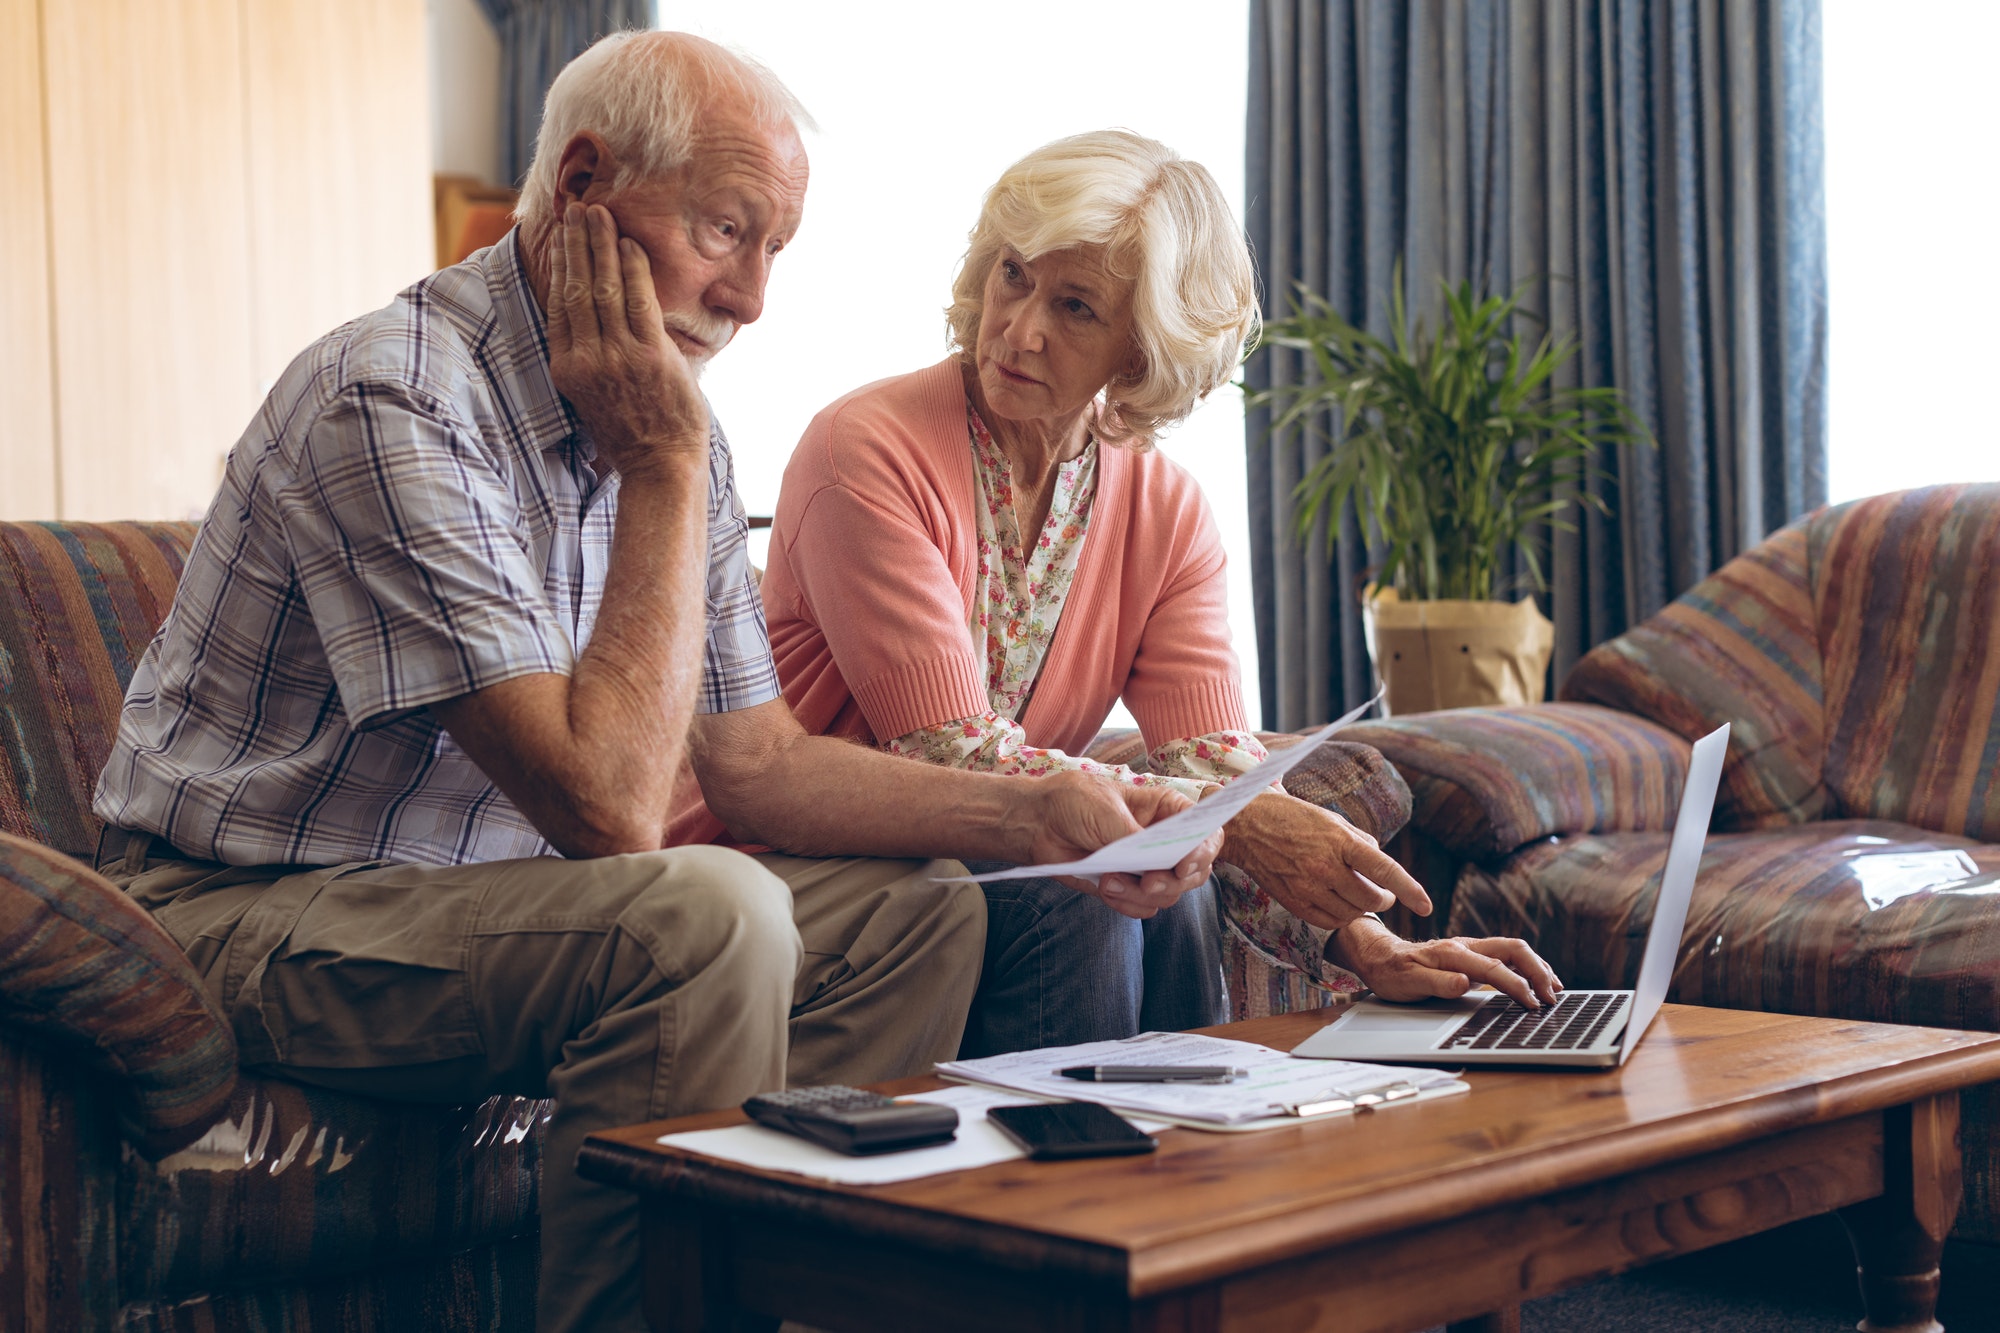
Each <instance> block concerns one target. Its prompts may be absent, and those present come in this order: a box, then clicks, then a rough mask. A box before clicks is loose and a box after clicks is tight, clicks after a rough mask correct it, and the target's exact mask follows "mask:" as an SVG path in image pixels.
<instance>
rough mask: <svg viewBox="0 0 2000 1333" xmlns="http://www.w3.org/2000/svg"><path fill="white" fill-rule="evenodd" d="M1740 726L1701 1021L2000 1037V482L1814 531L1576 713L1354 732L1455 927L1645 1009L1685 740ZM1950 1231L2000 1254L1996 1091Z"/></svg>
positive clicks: (1680, 986)
mask: <svg viewBox="0 0 2000 1333" xmlns="http://www.w3.org/2000/svg"><path fill="white" fill-rule="evenodd" d="M1721 722H1728V723H1730V724H1731V732H1730V748H1729V759H1728V763H1727V767H1726V769H1725V771H1724V775H1723V782H1722V791H1721V794H1720V796H1719V797H1718V800H1717V805H1716V813H1715V819H1714V824H1713V831H1712V833H1711V835H1710V837H1709V840H1708V846H1707V849H1706V852H1705V854H1704V856H1703V858H1702V867H1701V874H1700V879H1699V880H1698V882H1697V884H1696V887H1695V896H1694V904H1693V907H1692V910H1691V912H1690V914H1689V918H1688V927H1687V933H1686V935H1685V937H1684V940H1683V944H1682V952H1681V958H1680V965H1679V968H1678V970H1677V971H1676V973H1675V984H1674V998H1676V999H1678V1000H1680V1001H1683V1002H1685V1003H1691V1004H1709V1005H1719V1006H1723V1007H1727V1008H1740V1009H1763V1010H1770V1011H1775V1012H1781V1013H1796V1014H1814V1015H1821V1016H1825V1017H1833V1018H1854V1019H1869V1020H1877V1021H1882V1022H1893V1023H1916V1024H1926V1025H1931V1026H1938V1027H1953V1028H1976V1029H1980V1030H1985V1031H1994V1030H2000V485H1987V486H1939V487H1932V488H1929V489H1925V490H1917V491H1907V492H1903V493H1900V494H1895V495H1884V496H1877V497H1874V498H1872V499H1867V500H1861V501H1856V502H1854V503H1852V504H1847V505H1842V506H1840V507H1837V508H1832V509H1826V510H1822V511H1820V512H1819V513H1816V514H1813V515H1811V516H1810V517H1808V518H1806V519H1804V520H1802V521H1801V522H1799V523H1797V524H1795V525H1793V526H1792V527H1789V528H1786V529H1785V530H1784V531H1782V532H1780V533H1778V534H1777V535H1775V536H1773V537H1772V538H1770V539H1769V540H1768V541H1766V542H1764V543H1763V544H1762V545H1760V546H1758V547H1757V548H1756V549H1754V550H1752V551H1749V552H1747V553H1746V554H1744V555H1743V556H1741V557H1739V558H1737V559H1736V560H1733V561H1731V562H1730V563H1729V564H1728V565H1726V566H1724V567H1723V568H1722V569H1721V570H1719V571H1717V573H1716V574H1715V575H1713V576H1712V577H1710V578H1709V579H1707V580H1705V581H1704V582H1702V583H1701V584H1699V585H1698V586H1696V587H1695V588H1694V589H1692V590H1691V591H1689V592H1688V593H1687V594H1686V595H1685V596H1683V597H1681V598H1680V599H1679V600H1678V601H1676V602H1675V603H1674V604H1673V605H1671V606H1669V607H1668V608H1666V609H1665V610H1664V611H1662V612H1660V613H1659V614H1658V615H1656V616H1654V617H1653V618H1652V619H1650V620H1648V621H1646V622H1645V623H1644V624H1641V625H1639V626H1637V627H1636V628H1634V629H1633V630H1631V631H1630V632H1629V633H1627V634H1625V635H1623V636H1621V637H1619V638H1617V639H1613V640H1612V641H1611V642H1609V643H1606V644H1604V645H1602V646H1601V647H1599V648H1597V649H1596V650H1595V651H1593V652H1592V653H1590V654H1589V655H1588V656H1587V657H1585V658H1584V659H1583V660H1582V661H1581V662H1579V663H1578V664H1577V666H1576V669H1575V670H1574V671H1572V672H1571V673H1570V675H1569V678H1568V679H1567V680H1566V681H1565V682H1564V683H1563V687H1562V690H1561V702H1557V703H1551V704H1545V705H1540V706H1536V707H1530V708H1495V709H1466V710H1461V711H1457V712H1450V713H1430V714H1418V715H1414V716H1410V717H1404V718H1395V719H1391V720H1389V721H1386V722H1381V723H1373V724H1370V725H1367V726H1365V727H1357V728H1355V729H1354V730H1353V731H1352V732H1351V733H1349V735H1350V737H1351V738H1352V739H1354V740H1357V741H1364V742H1366V743H1368V744H1371V745H1374V746H1376V747H1377V748H1378V749H1380V750H1381V751H1382V753H1383V754H1384V755H1386V756H1387V757H1388V758H1389V759H1390V761H1391V762H1392V763H1394V764H1395V765H1396V767H1397V768H1398V769H1400V770H1401V771H1402V773H1403V775H1404V777H1405V778H1406V779H1408V781H1409V784H1410V788H1411V792H1412V797H1413V801H1414V810H1413V813H1412V817H1411V834H1410V835H1409V839H1408V840H1407V845H1409V846H1417V845H1421V847H1422V848H1423V849H1424V850H1425V851H1426V854H1427V855H1429V856H1431V857H1432V858H1433V859H1446V860H1449V861H1451V862H1452V863H1453V864H1455V865H1456V867H1457V868H1458V869H1457V874H1456V884H1455V888H1454V890H1453V894H1452V900H1451V905H1450V909H1449V920H1450V926H1451V929H1452V930H1454V931H1456V932H1461V933H1467V934H1507V935H1520V936H1523V937H1525V938H1526V939H1528V940H1529V941H1531V942H1532V943H1533V944H1534V945H1535V946H1536V948H1538V949H1539V950H1541V952H1542V953H1543V954H1544V955H1546V956H1547V957H1548V959H1549V961H1550V962H1551V963H1552V964H1553V965H1554V966H1555V968H1556V971H1557V972H1558V974H1560V975H1561V976H1562V977H1563V979H1564V980H1565V981H1567V982H1569V983H1570V984H1572V985H1579V986H1599V985H1608V986H1630V985H1631V984H1632V983H1633V981H1634V978H1635V974H1636V972H1637V969H1638V964H1639V946H1640V944H1641V942H1642V941H1643V939H1644V936H1645V927H1646V924H1647V922H1648V921H1649V920H1650V919H1651V915H1652V904H1653V895H1654V893H1655V891H1656V890H1657V887H1658V882H1659V872H1660V868H1661V866H1662V864H1663V862H1664V860H1665V857H1666V847H1667V842H1668V831H1669V829H1670V828H1671V824H1672V819H1673V814H1674V811H1675V810H1676V809H1677V808H1678V805H1679V801H1680V791H1681V784H1682V781H1683V779H1684V777H1685V773H1686V762H1687V751H1688V742H1689V741H1690V740H1692V739H1693V738H1694V737H1696V736H1699V735H1701V734H1703V733H1704V732H1707V731H1708V730H1710V729H1711V728H1713V727H1714V726H1716V725H1717V724H1718V723H1721ZM1963 1111H1964V1119H1963V1126H1964V1129H1963V1136H1964V1146H1965V1178H1966V1180H1965V1184H1966V1190H1965V1205H1964V1208H1963V1210H1962V1211H1961V1213H1960V1215H1959V1222H1958V1234H1959V1235H1960V1236H1961V1237H1962V1238H1965V1239H1970V1240H1979V1241H1984V1242H1987V1243H1991V1244H2000V1087H1991V1086H1989V1087H1987V1088H1983V1089H1979V1090H1977V1091H1975V1092H1972V1093H1970V1094H1968V1095H1967V1096H1966V1098H1965V1100H1964V1103H1963Z"/></svg>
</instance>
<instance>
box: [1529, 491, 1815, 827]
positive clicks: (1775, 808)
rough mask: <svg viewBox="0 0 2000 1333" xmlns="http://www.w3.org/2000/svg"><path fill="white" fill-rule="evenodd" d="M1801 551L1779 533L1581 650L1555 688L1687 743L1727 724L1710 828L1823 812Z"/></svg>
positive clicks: (1801, 540)
mask: <svg viewBox="0 0 2000 1333" xmlns="http://www.w3.org/2000/svg"><path fill="white" fill-rule="evenodd" d="M1807 547H1808V541H1807V531H1806V527H1805V525H1803V524H1800V525H1796V526H1793V527H1790V528H1786V529H1785V530H1784V531H1782V532H1780V533H1778V534H1777V535H1776V536H1774V537H1772V538H1771V539H1770V540H1768V541H1766V542H1764V543H1763V544H1762V545H1760V546H1757V547H1756V548H1754V549H1753V550H1750V551H1748V552H1746V553H1745V554H1743V555H1740V556H1738V557H1737V558H1736V559H1734V560H1732V561H1730V562H1729V563H1728V564H1726V565H1724V566H1723V567H1722V568H1721V569H1719V570H1717V571H1716V572H1715V573H1714V574H1712V575H1710V576H1709V577H1708V578H1706V579H1703V580H1702V581H1701V582H1700V583H1698V584H1696V585H1695V586H1694V587H1693V588H1692V589H1690V590H1689V591H1688V592H1686V593H1685V594H1683V595H1682V596H1681V597H1679V598H1678V599H1676V600H1675V601H1674V602H1673V604H1672V605H1670V606H1668V607H1667V608H1666V609H1665V610H1663V611H1661V612H1660V613H1659V614H1658V615H1656V616H1653V617H1652V618H1651V619H1649V620H1647V621H1645V622H1644V623H1643V624H1640V625H1637V626H1635V627H1634V628H1633V629H1631V630H1629V631H1627V632H1626V633H1624V634H1622V635H1620V636H1619V637H1618V638H1615V639H1613V640H1611V641H1610V642H1609V643H1605V644H1600V645H1599V646H1598V647H1596V648H1594V649H1592V650H1591V651H1590V652H1589V653H1588V654H1587V655H1585V657H1584V658H1583V660H1582V661H1580V662H1578V663H1577V664H1576V667H1575V669H1574V670H1572V671H1571V672H1570V674H1569V676H1568V678H1567V679H1565V680H1564V681H1563V685H1562V691H1561V697H1562V698H1563V699H1565V700H1568V701H1571V702H1575V703H1593V704H1601V705H1603V706H1604V707H1607V708H1614V709H1618V710H1619V711H1621V712H1626V713H1632V714H1635V715H1637V716H1639V717H1642V718H1645V719H1647V720H1648V721H1651V722H1656V723H1658V724H1659V725H1660V726H1662V727H1665V728H1666V729H1667V730H1668V731H1671V732H1674V733H1675V734H1676V735H1679V736H1681V737H1683V738H1684V739H1687V740H1693V739H1695V738H1696V737H1699V736H1704V735H1706V734H1707V733H1709V732H1710V731H1713V730H1714V729H1715V728H1716V727H1717V726H1719V725H1721V724H1722V723H1724V722H1727V723H1729V758H1728V761H1727V764H1726V765H1725V767H1724V769H1723V774H1722V788H1721V790H1720V791H1719V792H1717V793H1716V798H1715V827H1716V828H1718V829H1754V828H1770V827H1777V826H1782V825H1785V824H1796V823H1800V822H1803V821H1805V820H1811V819H1818V818H1821V817H1822V816H1823V815H1825V814H1827V813H1828V798H1827V791H1826V786H1825V781H1824V779H1825V773H1824V769H1823V764H1822V758H1823V756H1824V753H1825V749H1826V738H1825V733H1824V731H1823V726H1824V723H1825V712H1826V710H1825V705H1824V696H1823V693H1822V683H1821V678H1820V650H1819V637H1818V624H1817V620H1816V616H1815V608H1814V606H1813V601H1812V594H1811V590H1810V587H1809V580H1808V570H1807V563H1808V560H1807Z"/></svg>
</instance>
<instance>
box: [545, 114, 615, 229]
mask: <svg viewBox="0 0 2000 1333" xmlns="http://www.w3.org/2000/svg"><path fill="white" fill-rule="evenodd" d="M617 174H618V172H617V164H616V162H615V161H614V160H613V158H612V156H611V149H610V148H608V147H607V146H606V145H605V142H604V140H602V139H600V138H599V137H598V136H597V135H596V134H594V133H592V132H591V131H590V130H579V131H578V132H577V133H576V134H575V135H573V136H571V138H570V141H569V142H568V143H566V144H564V145H563V150H562V156H561V157H560V158H558V159H557V160H556V216H557V217H561V216H562V213H563V210H564V209H566V208H568V207H569V205H570V204H571V203H572V202H575V203H581V204H595V203H599V202H602V200H603V198H604V196H605V195H607V194H609V193H610V192H611V182H612V180H613V178H615V177H616V176H617Z"/></svg>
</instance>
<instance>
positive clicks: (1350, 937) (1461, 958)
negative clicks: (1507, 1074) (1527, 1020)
mask: <svg viewBox="0 0 2000 1333" xmlns="http://www.w3.org/2000/svg"><path fill="white" fill-rule="evenodd" d="M1327 960H1328V961H1329V962H1332V963H1333V964H1335V965H1336V966H1338V967H1344V968H1346V969H1347V970H1348V971H1350V972H1352V973H1354V975H1356V976H1357V977H1360V978H1361V981H1362V984H1363V985H1365V986H1367V987H1368V989H1369V990H1371V991H1373V992H1375V994H1377V995H1379V996H1381V997H1382V998H1383V999H1385V1000H1430V999H1448V1000H1451V999H1457V998H1458V997H1459V996H1461V995H1463V994H1465V993H1466V992H1467V991H1469V990H1471V989H1472V988H1473V987H1474V986H1479V985H1486V986H1491V987H1493V988H1494V989H1495V990H1497V991H1500V992H1501V993H1502V994H1505V995H1509V996H1511V997H1513V998H1514V999H1516V1000H1519V1001H1520V1002H1521V1003H1522V1004H1524V1005H1526V1006H1527V1007H1528V1008H1530V1009H1536V1008H1540V1007H1541V1006H1542V1005H1544V1004H1553V1003H1554V1002H1555V998H1556V996H1557V994H1558V993H1560V992H1561V990H1562V982H1561V981H1560V980H1558V979H1557V977H1556V974H1555V971H1554V970H1553V969H1552V968H1550V967H1549V965H1548V964H1547V963H1546V962H1544V961H1543V960H1542V957H1541V955H1539V954H1537V953H1536V952H1535V951H1534V950H1533V949H1531V948H1529V947H1528V943H1527V941H1525V940H1517V939H1508V938H1504V937H1494V938H1489V939H1468V938H1465V937H1462V936H1461V937H1454V938H1452V939H1444V940H1423V941H1419V942H1414V943H1413V942H1411V941H1409V940H1405V939H1400V938H1398V937H1397V936H1396V934H1395V933H1394V932H1393V931H1391V930H1390V929H1389V928H1388V927H1387V926H1385V925H1383V924H1382V923H1381V922H1379V921H1376V920H1374V919H1373V918H1369V917H1364V918H1362V919H1361V920H1359V921H1356V922H1355V923H1354V924H1353V925H1351V926H1348V927H1346V928H1345V929H1343V930H1342V931H1341V932H1340V933H1339V934H1338V935H1335V936H1334V937H1333V938H1332V939H1331V940H1330V941H1328V944H1327Z"/></svg>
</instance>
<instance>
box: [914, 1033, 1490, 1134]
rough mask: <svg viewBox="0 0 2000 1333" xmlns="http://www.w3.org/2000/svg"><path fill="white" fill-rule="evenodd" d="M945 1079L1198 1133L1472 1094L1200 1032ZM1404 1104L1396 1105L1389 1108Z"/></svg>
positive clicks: (1455, 1085)
mask: <svg viewBox="0 0 2000 1333" xmlns="http://www.w3.org/2000/svg"><path fill="white" fill-rule="evenodd" d="M1076 1065H1230V1066H1233V1067H1235V1068H1238V1069H1244V1070H1248V1071H1249V1073H1248V1076H1247V1077H1245V1078H1240V1079H1238V1080H1236V1081H1235V1082H1234V1083H1085V1082H1079V1081H1078V1080H1076V1079H1068V1078H1064V1077H1063V1076H1062V1075H1061V1074H1059V1073H1057V1072H1056V1071H1057V1070H1060V1069H1066V1068H1069V1067H1072V1066H1076ZM937 1072H938V1073H939V1074H941V1075H943V1076H944V1077H946V1078H951V1079H961V1080H967V1081H970V1082H973V1083H976V1084H982V1085H986V1086H989V1087H995V1088H1000V1089H1004V1090H1006V1091H1009V1092H1025V1093H1029V1094H1031V1095H1033V1096H1036V1097H1042V1098H1063V1097H1069V1098H1074V1099H1075V1100H1078V1101H1091V1102H1097V1103H1099V1104H1100V1105H1103V1106H1108V1107H1110V1108H1111V1109H1112V1110H1114V1111H1118V1112H1120V1113H1122V1114H1135V1115H1154V1116H1159V1117H1161V1118H1163V1119H1166V1120H1169V1121H1171V1122H1173V1123H1175V1124H1181V1125H1188V1126H1191V1127H1193V1128H1196V1129H1246V1128H1259V1129H1261V1128H1265V1127H1268V1126H1270V1125H1272V1124H1293V1125H1296V1124H1298V1123H1299V1121H1298V1120H1297V1119H1296V1118H1294V1117H1290V1116H1284V1108H1286V1107H1288V1106H1296V1105H1298V1104H1300V1103H1303V1102H1315V1101H1324V1100H1326V1099H1328V1098H1329V1097H1337V1096H1349V1097H1351V1096H1353V1095H1356V1094H1361V1093H1370V1092H1379V1091H1381V1090H1382V1089H1384V1088H1387V1087H1390V1086H1392V1085H1395V1084H1408V1085H1409V1086H1411V1087H1413V1088H1415V1089H1416V1090H1417V1097H1416V1098H1412V1099H1411V1100H1413V1101H1414V1100H1419V1099H1422V1098H1425V1097H1429V1096H1444V1095H1449V1094H1453V1093H1459V1092H1464V1091H1466V1090H1467V1088H1468V1086H1469V1085H1467V1084H1466V1083H1464V1082H1463V1081H1461V1080H1460V1079H1458V1078H1457V1077H1456V1076H1454V1075H1453V1074H1451V1073H1449V1072H1446V1071H1444V1070H1440V1069H1414V1068H1398V1067H1395V1066H1391V1065H1372V1064H1362V1063H1359V1062H1357V1061H1353V1060H1295V1059H1293V1058H1292V1057H1291V1056H1290V1055H1288V1054H1286V1053H1285V1052H1283V1051H1276V1050H1272V1049H1271V1048H1270V1047H1269V1046H1258V1045H1256V1044H1255V1043H1252V1042H1247V1041H1230V1040H1228V1039H1227V1038H1223V1037H1205V1036H1202V1035H1200V1034H1199V1033H1194V1032H1142V1033H1140V1034H1139V1035H1138V1036H1136V1037H1127V1038H1125V1039H1124V1040H1122V1041H1093V1042H1085V1043H1084V1044H1082V1045H1080V1046H1050V1047H1045V1048H1043V1049H1042V1050H1038V1051H1019V1052H1016V1053H1014V1054H1012V1055H992V1056H987V1057H984V1058H983V1059H978V1060H952V1061H947V1062H945V1063H943V1064H940V1065H939V1066H937ZM1402 1104H1403V1103H1401V1102H1391V1103H1389V1106H1391V1107H1394V1106H1398V1105H1402ZM1280 1116H1283V1117H1284V1118H1283V1119H1279V1118H1278V1117H1280Z"/></svg>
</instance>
